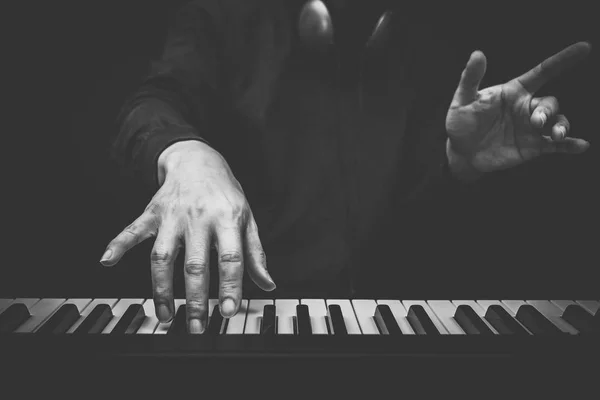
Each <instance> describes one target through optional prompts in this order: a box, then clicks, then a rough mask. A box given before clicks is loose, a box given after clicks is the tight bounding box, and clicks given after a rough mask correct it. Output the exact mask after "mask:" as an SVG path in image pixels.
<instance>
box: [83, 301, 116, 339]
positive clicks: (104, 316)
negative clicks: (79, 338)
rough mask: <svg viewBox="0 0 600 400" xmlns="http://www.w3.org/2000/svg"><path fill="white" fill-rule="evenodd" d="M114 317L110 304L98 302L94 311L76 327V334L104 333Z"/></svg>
mask: <svg viewBox="0 0 600 400" xmlns="http://www.w3.org/2000/svg"><path fill="white" fill-rule="evenodd" d="M112 318H113V313H112V309H111V307H110V306H109V305H108V304H98V305H97V306H96V307H95V308H94V309H93V310H92V312H91V313H90V314H89V315H88V316H87V317H86V318H85V319H84V320H83V322H82V323H81V325H79V326H78V327H77V329H75V332H74V333H76V334H96V333H102V330H103V329H104V328H106V325H108V323H109V322H110V320H111V319H112Z"/></svg>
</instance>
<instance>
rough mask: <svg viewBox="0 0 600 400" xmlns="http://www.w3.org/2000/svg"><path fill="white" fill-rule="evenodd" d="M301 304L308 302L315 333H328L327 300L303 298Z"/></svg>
mask: <svg viewBox="0 0 600 400" xmlns="http://www.w3.org/2000/svg"><path fill="white" fill-rule="evenodd" d="M300 304H306V306H307V307H308V314H309V315H310V324H311V326H312V333H313V335H328V334H329V331H328V330H327V305H326V304H325V300H320V299H302V300H300Z"/></svg>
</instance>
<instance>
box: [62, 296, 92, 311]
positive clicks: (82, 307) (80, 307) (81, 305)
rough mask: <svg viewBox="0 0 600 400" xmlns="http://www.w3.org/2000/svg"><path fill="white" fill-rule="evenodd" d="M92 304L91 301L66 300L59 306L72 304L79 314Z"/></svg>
mask: <svg viewBox="0 0 600 400" xmlns="http://www.w3.org/2000/svg"><path fill="white" fill-rule="evenodd" d="M91 302H92V299H67V301H65V302H64V303H63V304H62V305H61V306H63V305H65V304H74V305H75V307H77V310H78V311H79V314H81V313H82V312H83V310H85V308H86V307H87V306H88V305H89V304H90V303H91Z"/></svg>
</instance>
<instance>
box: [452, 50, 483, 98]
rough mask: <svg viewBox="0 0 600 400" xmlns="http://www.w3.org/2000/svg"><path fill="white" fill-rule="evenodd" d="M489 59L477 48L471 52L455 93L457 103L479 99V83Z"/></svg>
mask: <svg viewBox="0 0 600 400" xmlns="http://www.w3.org/2000/svg"><path fill="white" fill-rule="evenodd" d="M486 68H487V60H486V58H485V55H484V54H483V53H482V52H481V51H479V50H477V51H474V52H473V53H471V57H470V58H469V61H468V62H467V65H466V67H465V69H464V70H463V72H462V75H461V77H460V82H459V83H458V87H457V89H456V92H455V94H454V101H453V103H455V105H459V106H462V105H467V104H470V103H472V102H473V101H475V100H476V99H477V94H478V91H479V85H480V84H481V80H482V79H483V76H484V75H485V70H486Z"/></svg>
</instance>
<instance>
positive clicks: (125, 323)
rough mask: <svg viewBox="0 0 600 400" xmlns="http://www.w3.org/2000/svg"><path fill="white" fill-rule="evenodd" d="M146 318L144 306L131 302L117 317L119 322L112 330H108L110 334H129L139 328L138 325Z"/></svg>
mask: <svg viewBox="0 0 600 400" xmlns="http://www.w3.org/2000/svg"><path fill="white" fill-rule="evenodd" d="M145 319H146V313H145V312H144V306H142V305H141V304H132V305H130V306H129V307H127V310H126V311H125V313H124V314H123V315H122V316H121V319H119V322H117V324H116V325H115V327H114V328H113V330H112V331H111V332H110V334H111V335H131V334H134V333H136V332H137V331H138V329H140V326H142V324H143V323H144V320H145Z"/></svg>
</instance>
